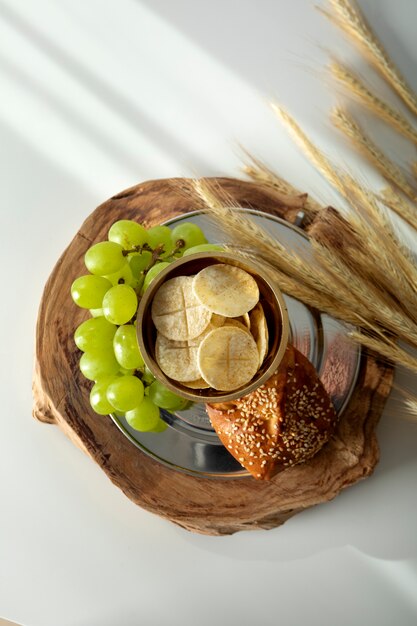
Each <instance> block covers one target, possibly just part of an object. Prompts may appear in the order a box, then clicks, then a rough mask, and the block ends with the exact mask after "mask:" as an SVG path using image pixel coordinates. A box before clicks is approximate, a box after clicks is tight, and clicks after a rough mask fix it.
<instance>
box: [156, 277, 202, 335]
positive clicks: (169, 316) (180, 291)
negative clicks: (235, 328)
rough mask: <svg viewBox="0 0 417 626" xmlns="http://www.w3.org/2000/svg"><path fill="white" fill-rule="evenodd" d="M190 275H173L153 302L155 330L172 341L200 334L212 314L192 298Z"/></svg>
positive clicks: (193, 295)
mask: <svg viewBox="0 0 417 626" xmlns="http://www.w3.org/2000/svg"><path fill="white" fill-rule="evenodd" d="M192 285H193V277H192V276H176V277H175V278H171V279H170V280H167V281H166V282H165V283H163V284H162V285H161V286H160V287H159V289H158V291H157V292H156V294H155V296H154V299H153V302H152V309H151V315H152V321H153V323H154V324H155V326H156V328H157V330H158V331H159V332H160V333H162V334H163V335H164V337H167V338H168V339H173V340H174V341H187V340H188V339H193V338H194V337H197V336H198V335H201V333H202V332H203V330H204V329H205V328H207V326H208V325H209V323H210V320H211V317H212V312H211V311H209V310H208V309H207V308H206V307H205V306H204V305H203V304H202V303H201V302H200V300H199V299H198V298H197V297H196V296H195V294H194V291H193V287H192Z"/></svg>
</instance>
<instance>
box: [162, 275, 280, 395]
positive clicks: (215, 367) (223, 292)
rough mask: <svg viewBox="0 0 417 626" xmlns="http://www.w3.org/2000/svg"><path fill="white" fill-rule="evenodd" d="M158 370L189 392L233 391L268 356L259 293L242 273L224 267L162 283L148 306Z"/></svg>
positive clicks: (252, 280) (253, 372)
mask: <svg viewBox="0 0 417 626" xmlns="http://www.w3.org/2000/svg"><path fill="white" fill-rule="evenodd" d="M151 314H152V320H153V323H154V325H155V327H156V329H157V338H156V344H155V358H156V361H157V363H158V365H159V367H160V368H161V370H162V371H163V372H164V373H165V374H166V376H168V377H169V378H171V379H172V380H174V381H177V382H180V383H182V384H183V385H184V386H186V387H189V388H191V389H206V388H209V387H211V388H212V389H215V390H219V391H233V390H237V389H239V388H241V387H243V386H245V385H246V384H247V383H249V382H250V381H251V380H252V379H253V377H254V376H255V375H256V373H257V372H258V370H259V368H260V367H261V365H262V363H263V361H264V359H265V357H266V356H267V354H268V326H267V322H266V318H265V314H264V310H263V307H262V302H261V301H260V294H259V288H258V285H257V283H256V281H255V279H254V278H253V277H252V276H251V275H250V274H248V272H246V271H244V270H242V269H240V268H239V267H235V266H233V265H227V264H224V263H218V264H214V265H209V266H207V267H205V268H204V269H202V270H201V271H200V272H198V273H197V274H195V275H193V276H177V277H175V278H172V279H170V280H167V281H166V282H165V283H163V284H162V285H161V287H160V288H159V289H158V291H157V292H156V294H155V296H154V299H153V302H152V310H151Z"/></svg>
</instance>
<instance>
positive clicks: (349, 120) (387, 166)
mask: <svg viewBox="0 0 417 626" xmlns="http://www.w3.org/2000/svg"><path fill="white" fill-rule="evenodd" d="M332 121H333V124H334V125H335V126H336V127H337V128H338V129H339V130H340V131H342V133H343V134H344V135H346V137H348V138H349V139H350V140H351V141H352V143H353V145H354V146H355V147H356V148H357V149H358V150H359V151H360V152H362V154H364V155H365V156H366V157H367V158H368V159H369V161H371V162H372V163H373V164H374V165H375V167H376V168H377V170H378V171H379V172H380V173H381V174H382V175H383V176H384V178H386V179H387V180H389V181H390V182H392V183H393V184H394V185H396V186H397V187H398V188H399V189H401V191H402V192H403V193H405V194H406V195H407V196H408V197H409V198H410V199H411V200H416V199H417V192H416V190H415V189H413V187H412V186H411V185H410V184H409V183H408V181H407V179H406V177H405V176H404V174H403V173H402V171H401V170H400V168H399V167H397V165H395V163H393V161H391V159H389V158H388V157H387V155H386V154H384V152H383V151H382V150H381V149H380V148H378V146H377V145H376V144H375V143H374V142H373V141H372V139H371V138H370V137H369V135H367V133H365V131H364V130H363V128H362V127H361V126H360V125H359V124H358V123H357V122H356V121H355V120H354V119H353V117H352V116H351V115H349V114H348V113H347V112H346V111H344V110H343V109H341V108H336V109H334V110H333V112H332Z"/></svg>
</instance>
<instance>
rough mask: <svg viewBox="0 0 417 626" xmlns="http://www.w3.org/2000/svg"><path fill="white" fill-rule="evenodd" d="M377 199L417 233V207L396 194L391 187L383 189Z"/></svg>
mask: <svg viewBox="0 0 417 626" xmlns="http://www.w3.org/2000/svg"><path fill="white" fill-rule="evenodd" d="M378 198H379V199H380V200H381V202H382V203H383V204H385V206H387V207H388V208H390V209H391V210H392V211H394V212H395V213H397V215H399V216H400V217H402V219H403V220H405V221H406V222H408V224H410V226H412V227H413V228H414V229H415V230H416V231H417V206H415V205H413V204H411V202H408V200H406V199H405V198H403V197H402V196H400V195H399V194H398V193H396V192H395V191H394V189H392V187H387V188H386V189H383V190H382V192H381V193H380V194H379V196H378Z"/></svg>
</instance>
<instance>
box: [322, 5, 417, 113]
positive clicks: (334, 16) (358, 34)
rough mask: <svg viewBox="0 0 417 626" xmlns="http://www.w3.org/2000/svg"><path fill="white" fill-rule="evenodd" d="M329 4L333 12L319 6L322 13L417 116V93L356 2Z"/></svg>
mask: <svg viewBox="0 0 417 626" xmlns="http://www.w3.org/2000/svg"><path fill="white" fill-rule="evenodd" d="M329 3H330V5H331V7H332V9H333V11H326V10H325V9H323V8H321V7H319V10H320V11H321V12H322V13H324V15H326V16H327V17H328V18H329V19H330V20H331V21H332V22H334V23H335V24H337V25H338V26H339V27H340V28H341V29H342V30H344V31H345V32H346V33H347V34H348V35H350V36H351V37H352V38H353V40H354V41H355V42H356V43H357V44H359V45H360V47H361V48H362V50H363V51H364V52H365V54H366V55H367V57H368V58H369V60H370V61H371V63H372V64H373V65H374V67H375V68H376V69H377V70H378V71H379V72H380V73H381V74H382V76H383V77H384V78H385V80H386V81H387V82H388V83H389V84H390V85H391V87H392V88H393V89H394V90H395V91H396V92H397V93H398V95H399V96H400V97H401V98H402V100H403V101H404V102H405V104H406V105H407V106H408V107H409V109H410V110H411V111H412V112H413V113H414V114H415V115H417V97H416V95H415V93H414V92H413V90H412V89H411V87H410V85H409V84H408V83H407V82H406V80H405V78H404V77H403V76H402V74H401V73H400V71H399V70H398V68H397V67H396V66H395V64H394V63H393V62H392V60H391V59H390V57H389V55H388V53H387V52H386V50H385V49H384V47H383V46H382V44H381V42H380V41H379V39H378V38H377V36H376V35H375V33H374V32H373V31H372V29H371V27H370V25H369V24H368V22H367V21H366V19H365V17H364V16H363V14H362V12H361V11H360V9H359V7H358V6H357V4H356V2H352V1H349V0H329Z"/></svg>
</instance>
